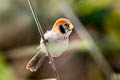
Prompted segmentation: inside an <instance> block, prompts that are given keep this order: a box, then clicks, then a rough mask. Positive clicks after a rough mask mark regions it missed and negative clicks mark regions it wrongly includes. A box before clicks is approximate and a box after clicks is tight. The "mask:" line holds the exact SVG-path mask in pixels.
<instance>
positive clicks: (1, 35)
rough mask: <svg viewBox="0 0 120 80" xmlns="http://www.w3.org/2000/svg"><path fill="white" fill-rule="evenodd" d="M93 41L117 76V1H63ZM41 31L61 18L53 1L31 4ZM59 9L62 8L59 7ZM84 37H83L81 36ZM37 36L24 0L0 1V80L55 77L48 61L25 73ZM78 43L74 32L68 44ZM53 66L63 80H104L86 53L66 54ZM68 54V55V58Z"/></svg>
mask: <svg viewBox="0 0 120 80" xmlns="http://www.w3.org/2000/svg"><path fill="white" fill-rule="evenodd" d="M66 2H67V3H68V4H69V5H70V7H72V9H73V11H74V12H75V14H76V15H77V17H78V18H79V19H80V20H81V22H82V23H83V24H84V26H85V28H86V29H87V31H88V32H89V34H90V35H91V36H92V38H93V39H94V40H95V43H96V44H97V45H98V47H99V48H100V50H101V52H102V55H104V56H105V59H106V60H107V61H108V63H109V64H110V66H111V67H112V69H113V70H114V71H115V72H116V73H120V0H66ZM33 4H34V8H35V10H36V11H37V15H38V18H39V20H40V22H41V25H42V28H43V31H44V32H45V31H46V30H50V29H51V28H52V25H53V24H54V22H55V21H56V20H57V19H58V18H61V17H64V14H62V12H61V11H60V10H59V8H58V6H57V2H56V0H33ZM61 6H62V5H61ZM83 35H84V34H83ZM39 40H40V35H39V33H38V30H37V27H36V24H35V21H34V19H33V17H32V14H31V11H30V9H29V6H28V3H27V0H0V80H41V79H44V78H52V77H54V74H53V71H52V69H51V66H50V65H49V64H48V62H49V61H48V59H47V60H46V61H45V63H43V65H42V66H41V68H40V69H39V70H38V71H37V72H34V73H32V72H30V71H29V70H26V68H25V67H26V64H27V62H28V61H29V60H30V59H31V57H32V56H33V55H34V54H35V53H36V47H37V46H38V45H39ZM74 40H80V38H79V37H78V35H77V34H76V33H75V31H73V33H72V35H71V36H70V42H71V41H74ZM65 53H67V54H64V55H62V56H60V57H58V58H55V64H56V66H57V70H58V72H59V74H60V77H61V79H62V80H106V78H105V75H104V74H103V71H102V70H101V69H100V67H99V66H98V65H97V64H96V63H95V61H94V60H93V59H92V57H91V56H90V55H89V51H88V50H86V49H83V48H82V49H80V50H70V51H66V52H65ZM68 53H69V54H68Z"/></svg>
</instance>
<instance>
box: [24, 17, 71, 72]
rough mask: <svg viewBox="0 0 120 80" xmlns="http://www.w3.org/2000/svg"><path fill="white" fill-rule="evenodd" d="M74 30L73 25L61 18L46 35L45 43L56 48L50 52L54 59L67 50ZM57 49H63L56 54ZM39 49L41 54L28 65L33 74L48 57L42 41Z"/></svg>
mask: <svg viewBox="0 0 120 80" xmlns="http://www.w3.org/2000/svg"><path fill="white" fill-rule="evenodd" d="M72 30H73V25H72V23H71V22H70V21H69V20H68V19H66V18H60V19H58V20H57V21H56V22H55V24H54V25H53V28H52V29H51V30H50V31H47V32H46V33H45V34H44V37H45V41H46V42H47V43H48V45H54V48H53V49H50V50H49V52H50V54H51V56H52V57H59V56H60V55H62V53H63V52H64V51H65V49H67V47H68V42H69V36H70V34H71V32H72ZM56 48H61V51H59V52H55V51H54V50H55V49H56ZM37 49H39V52H38V53H37V54H36V55H35V56H34V57H33V58H32V59H31V60H30V61H29V62H28V63H27V66H26V69H29V70H30V71H31V72H35V71H37V69H38V68H39V67H40V66H41V65H42V63H43V61H44V60H45V59H46V57H47V56H48V55H47V54H46V51H45V46H44V43H43V40H42V39H41V41H40V46H38V48H37ZM40 53H41V54H40Z"/></svg>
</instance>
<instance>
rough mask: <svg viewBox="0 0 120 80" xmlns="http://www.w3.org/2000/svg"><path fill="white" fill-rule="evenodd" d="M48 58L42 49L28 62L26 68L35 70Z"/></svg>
mask: <svg viewBox="0 0 120 80" xmlns="http://www.w3.org/2000/svg"><path fill="white" fill-rule="evenodd" d="M45 59H46V55H45V54H40V51H39V52H38V53H37V54H36V55H35V56H34V57H33V58H32V59H31V60H30V61H29V62H28V63H27V66H26V69H29V70H30V71H31V72H35V71H37V70H38V68H39V67H40V66H41V65H42V63H43V62H44V60H45Z"/></svg>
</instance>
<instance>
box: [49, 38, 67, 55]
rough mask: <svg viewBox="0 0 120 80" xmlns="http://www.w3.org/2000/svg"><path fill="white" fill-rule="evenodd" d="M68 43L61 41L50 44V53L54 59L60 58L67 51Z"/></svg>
mask: <svg viewBox="0 0 120 80" xmlns="http://www.w3.org/2000/svg"><path fill="white" fill-rule="evenodd" d="M67 47H68V42H66V41H63V40H60V41H56V42H50V43H49V45H48V51H49V52H50V54H51V55H52V57H59V56H61V55H62V53H63V52H64V51H65V50H66V49H67Z"/></svg>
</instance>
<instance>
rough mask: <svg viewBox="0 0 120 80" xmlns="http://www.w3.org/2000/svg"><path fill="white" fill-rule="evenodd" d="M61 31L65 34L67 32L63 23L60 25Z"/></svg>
mask: <svg viewBox="0 0 120 80" xmlns="http://www.w3.org/2000/svg"><path fill="white" fill-rule="evenodd" d="M60 31H61V33H63V34H64V33H65V29H64V27H63V25H62V24H61V25H60Z"/></svg>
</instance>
